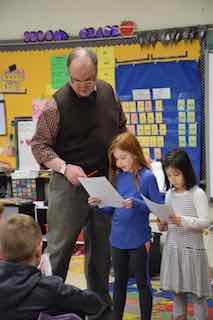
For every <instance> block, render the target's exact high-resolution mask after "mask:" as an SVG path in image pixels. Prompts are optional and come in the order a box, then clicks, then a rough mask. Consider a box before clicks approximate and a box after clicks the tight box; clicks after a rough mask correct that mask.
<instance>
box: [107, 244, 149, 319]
mask: <svg viewBox="0 0 213 320" xmlns="http://www.w3.org/2000/svg"><path fill="white" fill-rule="evenodd" d="M112 264H113V268H114V275H115V282H114V287H113V303H114V315H115V316H114V318H115V320H122V317H123V313H124V307H125V303H126V294H127V285H128V277H129V271H130V268H131V272H132V273H133V275H134V277H135V280H136V283H137V287H138V291H139V302H140V311H141V319H143V320H151V315H152V288H151V283H150V276H149V253H148V252H147V250H146V248H145V246H144V245H142V246H140V247H139V248H136V249H118V248H115V247H113V248H112Z"/></svg>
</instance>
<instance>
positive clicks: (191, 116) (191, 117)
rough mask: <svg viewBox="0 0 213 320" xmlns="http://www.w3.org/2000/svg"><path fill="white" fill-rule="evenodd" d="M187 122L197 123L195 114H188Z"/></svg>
mask: <svg viewBox="0 0 213 320" xmlns="http://www.w3.org/2000/svg"><path fill="white" fill-rule="evenodd" d="M187 122H195V112H192V111H190V112H187Z"/></svg>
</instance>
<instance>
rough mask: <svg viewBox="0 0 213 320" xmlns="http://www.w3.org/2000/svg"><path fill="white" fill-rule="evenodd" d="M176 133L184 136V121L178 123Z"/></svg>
mask: <svg viewBox="0 0 213 320" xmlns="http://www.w3.org/2000/svg"><path fill="white" fill-rule="evenodd" d="M178 134H179V135H180V136H185V134H186V125H185V123H179V124H178Z"/></svg>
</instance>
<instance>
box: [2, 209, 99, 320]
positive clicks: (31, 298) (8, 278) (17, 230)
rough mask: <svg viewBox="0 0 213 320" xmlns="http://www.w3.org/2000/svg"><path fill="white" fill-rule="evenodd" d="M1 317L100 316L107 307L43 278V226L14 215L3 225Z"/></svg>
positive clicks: (57, 280) (87, 294)
mask: <svg viewBox="0 0 213 320" xmlns="http://www.w3.org/2000/svg"><path fill="white" fill-rule="evenodd" d="M0 246H1V253H2V255H3V257H4V260H1V261H0V315H1V318H2V319H3V318H4V319H7V320H21V319H25V320H36V319H38V316H39V313H40V312H46V313H48V314H51V315H59V314H64V313H71V312H73V313H75V314H78V315H79V316H80V317H82V318H84V317H85V316H86V315H92V316H96V315H97V317H98V316H101V315H102V312H104V310H105V304H104V303H103V302H102V300H101V299H100V298H99V297H98V296H97V295H96V294H95V293H93V292H91V291H89V290H81V289H78V288H76V287H74V286H72V285H67V284H64V283H63V280H62V279H61V278H60V277H58V276H44V275H43V274H42V273H41V272H40V271H39V270H38V268H37V266H38V265H39V263H40V259H41V255H42V234H41V230H40V227H39V226H38V224H37V223H36V222H35V221H34V219H33V218H32V217H30V216H28V215H23V214H15V215H13V216H11V217H10V218H9V219H8V220H7V219H5V220H3V221H2V222H1V223H0Z"/></svg>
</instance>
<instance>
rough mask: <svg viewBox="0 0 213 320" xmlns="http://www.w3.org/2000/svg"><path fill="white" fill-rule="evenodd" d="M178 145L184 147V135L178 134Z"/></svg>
mask: <svg viewBox="0 0 213 320" xmlns="http://www.w3.org/2000/svg"><path fill="white" fill-rule="evenodd" d="M178 142H179V147H182V148H184V147H186V136H178Z"/></svg>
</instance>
